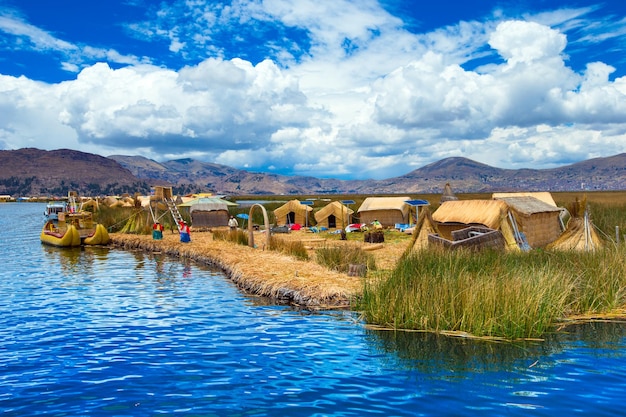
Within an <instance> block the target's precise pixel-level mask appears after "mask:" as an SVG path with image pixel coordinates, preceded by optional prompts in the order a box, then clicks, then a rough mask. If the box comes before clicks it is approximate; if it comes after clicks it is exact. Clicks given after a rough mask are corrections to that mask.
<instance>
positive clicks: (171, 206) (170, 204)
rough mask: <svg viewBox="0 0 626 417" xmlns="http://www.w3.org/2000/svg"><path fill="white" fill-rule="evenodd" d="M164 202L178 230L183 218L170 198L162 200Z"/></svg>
mask: <svg viewBox="0 0 626 417" xmlns="http://www.w3.org/2000/svg"><path fill="white" fill-rule="evenodd" d="M164 200H165V204H167V207H168V208H169V209H170V213H172V217H173V218H174V221H175V222H176V226H177V227H178V230H180V227H181V226H180V224H181V223H182V221H183V216H181V214H180V211H178V207H176V203H174V200H173V199H171V198H167V197H166V198H164Z"/></svg>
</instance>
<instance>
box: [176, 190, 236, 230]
mask: <svg viewBox="0 0 626 417" xmlns="http://www.w3.org/2000/svg"><path fill="white" fill-rule="evenodd" d="M236 205H237V204H236V203H232V202H230V201H227V200H222V199H221V198H218V197H208V198H206V197H203V198H196V199H193V200H190V201H187V202H186V203H183V204H180V205H179V206H178V207H179V208H184V207H187V208H188V209H189V215H190V216H191V225H192V226H193V227H220V226H228V219H229V218H230V214H229V212H228V207H229V206H236Z"/></svg>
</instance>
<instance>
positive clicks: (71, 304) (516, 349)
mask: <svg viewBox="0 0 626 417" xmlns="http://www.w3.org/2000/svg"><path fill="white" fill-rule="evenodd" d="M14 209H19V213H17V214H18V215H19V216H21V217H22V223H21V224H14V222H13V221H12V220H13V219H14V218H15V215H16V213H15V212H11V210H14ZM28 211H31V212H32V213H31V214H32V216H26V215H25V214H24V213H25V212H28ZM42 212H43V205H41V206H40V207H36V206H35V207H34V208H33V207H32V206H28V205H26V206H17V205H16V206H13V208H7V207H6V206H2V205H0V230H4V231H5V232H6V236H5V238H4V244H3V245H2V246H0V262H2V263H3V265H4V268H2V269H0V293H1V294H2V295H3V297H0V369H2V372H0V386H1V387H2V389H1V390H0V410H1V411H2V413H3V416H5V415H6V416H24V415H59V416H69V415H89V416H110V415H132V416H151V417H152V416H155V415H174V414H179V415H181V414H182V415H203V416H209V415H210V416H231V415H242V416H243V415H247V416H272V415H289V416H307V417H309V416H331V415H332V416H355V417H356V416H359V417H361V416H365V415H377V416H414V415H423V416H440V415H455V416H473V415H477V414H488V415H507V416H527V415H529V414H532V415H545V416H552V415H570V414H579V415H593V416H614V415H620V414H621V413H622V411H623V410H622V405H621V403H622V401H623V396H624V395H623V394H624V392H626V349H625V347H626V326H625V325H623V324H616V323H590V324H584V325H575V326H569V327H568V328H566V329H564V331H562V332H560V333H558V334H554V335H549V336H548V337H547V338H546V340H545V341H544V342H525V343H494V342H484V341H477V340H470V339H463V338H450V337H442V336H437V335H434V334H430V333H410V332H390V331H373V330H368V329H365V328H364V326H363V323H361V322H360V321H359V316H358V313H355V312H350V311H331V312H311V311H307V310H295V309H292V308H289V307H287V306H277V305H275V304H274V303H273V302H272V301H271V300H268V299H264V298H258V297H251V296H247V295H245V294H242V292H241V291H239V290H238V289H237V287H236V286H235V284H233V283H232V282H231V281H230V280H228V279H226V278H225V277H224V276H223V274H221V273H220V272H219V271H216V270H213V269H210V268H206V267H202V266H198V265H194V264H192V263H189V262H188V260H181V261H179V260H174V259H171V258H168V257H166V256H164V255H162V254H156V253H151V254H146V253H143V252H126V251H117V250H113V249H108V248H100V247H86V248H73V249H59V248H52V247H47V246H42V245H41V243H40V242H39V238H38V234H39V231H40V228H41V224H42V222H41V220H40V219H41V213H42ZM18 226H19V228H18ZM22 229H26V230H30V232H29V233H24V232H23V230H22ZM16 248H19V250H18V249H16Z"/></svg>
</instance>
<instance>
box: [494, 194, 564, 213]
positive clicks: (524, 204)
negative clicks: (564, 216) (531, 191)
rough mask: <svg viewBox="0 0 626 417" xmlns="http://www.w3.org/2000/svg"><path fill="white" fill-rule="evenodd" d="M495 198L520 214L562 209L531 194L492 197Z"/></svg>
mask: <svg viewBox="0 0 626 417" xmlns="http://www.w3.org/2000/svg"><path fill="white" fill-rule="evenodd" d="M494 198H495V199H496V200H500V201H504V202H505V203H506V204H507V205H508V206H509V207H511V208H512V209H513V210H515V211H517V212H518V213H520V214H524V215H531V214H536V213H550V212H556V213H559V212H561V210H562V209H560V208H558V207H557V206H556V205H552V204H548V203H546V202H544V201H542V200H539V199H538V198H535V197H531V196H519V195H516V196H511V197H494Z"/></svg>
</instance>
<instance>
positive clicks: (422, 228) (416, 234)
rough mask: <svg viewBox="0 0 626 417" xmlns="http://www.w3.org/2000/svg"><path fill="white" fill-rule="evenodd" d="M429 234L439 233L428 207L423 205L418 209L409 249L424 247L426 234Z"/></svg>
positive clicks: (426, 242)
mask: <svg viewBox="0 0 626 417" xmlns="http://www.w3.org/2000/svg"><path fill="white" fill-rule="evenodd" d="M431 234H439V230H438V229H437V225H436V224H435V221H434V220H433V216H432V213H431V212H430V208H428V207H424V208H423V209H422V210H420V213H419V216H418V217H417V223H415V226H414V227H413V232H412V236H411V244H410V245H409V250H421V249H426V248H427V247H428V235H431Z"/></svg>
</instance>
